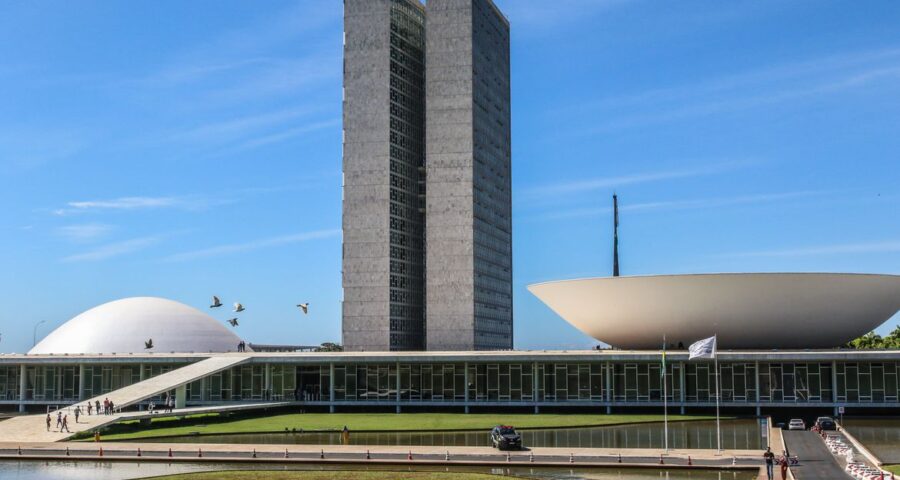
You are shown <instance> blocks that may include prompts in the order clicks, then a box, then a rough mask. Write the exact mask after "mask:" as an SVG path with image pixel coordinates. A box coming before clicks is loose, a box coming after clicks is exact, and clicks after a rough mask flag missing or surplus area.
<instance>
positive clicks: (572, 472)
mask: <svg viewBox="0 0 900 480" xmlns="http://www.w3.org/2000/svg"><path fill="white" fill-rule="evenodd" d="M249 468H250V467H247V466H246V465H241V464H191V463H172V464H165V463H137V462H135V463H120V462H30V461H12V462H0V478H2V479H4V480H82V479H84V480H87V479H90V480H125V479H134V478H145V477H150V476H158V475H173V474H176V473H188V472H199V471H216V470H244V469H249ZM265 469H266V470H307V471H308V470H327V471H346V472H347V474H346V476H343V475H341V476H337V478H348V479H352V478H354V475H353V471H359V470H380V471H398V470H403V471H408V470H416V471H440V472H480V473H493V474H497V475H511V476H516V477H520V478H531V479H536V480H579V479H585V480H613V479H615V480H658V479H669V480H752V479H753V478H755V475H754V473H752V472H716V471H699V470H698V471H683V470H674V471H668V470H628V469H560V468H488V467H450V468H448V467H432V466H421V467H419V466H417V467H415V469H413V468H409V467H406V468H405V467H402V466H352V465H267V466H266V467H265Z"/></svg>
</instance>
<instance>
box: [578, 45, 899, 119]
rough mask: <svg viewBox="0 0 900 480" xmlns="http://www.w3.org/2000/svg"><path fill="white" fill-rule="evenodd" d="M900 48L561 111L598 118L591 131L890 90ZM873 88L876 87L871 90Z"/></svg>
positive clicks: (893, 86)
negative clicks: (849, 92)
mask: <svg viewBox="0 0 900 480" xmlns="http://www.w3.org/2000/svg"><path fill="white" fill-rule="evenodd" d="M898 78H900V48H888V49H881V50H872V51H862V52H853V53H844V54H840V55H832V56H827V57H821V58H816V59H809V60H805V61H797V62H791V63H789V64H779V65H774V66H767V67H762V68H759V69H757V70H750V71H745V72H741V73H738V74H731V75H723V76H721V77H718V78H713V79H711V80H707V81H702V80H701V81H699V82H696V83H692V84H690V85H687V86H677V87H666V88H659V89H651V90H646V91H643V92H636V93H624V94H621V95H614V96H609V97H604V98H601V99H599V100H597V101H594V102H584V103H582V104H579V105H573V106H572V107H570V108H568V109H566V114H567V115H572V114H574V113H577V112H582V113H586V114H591V115H592V116H596V113H597V112H598V111H602V112H603V115H602V118H604V119H606V120H604V121H602V122H600V123H595V124H594V125H592V126H590V127H589V128H586V129H585V130H583V133H597V132H603V131H611V130H618V129H625V128H632V127H643V126H648V125H654V124H661V123H667V122H673V121H678V120H684V119H688V118H699V117H706V116H712V115H717V114H722V113H730V112H736V111H744V110H749V109H754V108H760V107H767V106H773V105H778V106H784V105H791V104H792V102H795V101H799V100H804V99H807V98H814V97H820V96H824V95H833V94H837V93H843V92H846V91H851V90H854V89H856V90H859V89H863V88H865V92H866V93H867V94H873V93H874V94H877V93H879V92H883V93H886V92H894V91H896V84H897V82H896V80H897V79H898ZM876 87H878V88H876Z"/></svg>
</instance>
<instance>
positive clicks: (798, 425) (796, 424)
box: [788, 418, 806, 430]
mask: <svg viewBox="0 0 900 480" xmlns="http://www.w3.org/2000/svg"><path fill="white" fill-rule="evenodd" d="M788 430H806V422H804V421H803V420H801V419H799V418H792V419H791V421H790V422H788Z"/></svg>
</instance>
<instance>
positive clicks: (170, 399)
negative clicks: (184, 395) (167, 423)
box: [150, 392, 175, 413]
mask: <svg viewBox="0 0 900 480" xmlns="http://www.w3.org/2000/svg"><path fill="white" fill-rule="evenodd" d="M162 407H163V413H172V410H173V409H175V397H174V396H171V395H169V393H168V392H166V398H165V399H163V405H162ZM154 412H156V404H155V403H153V402H150V413H154Z"/></svg>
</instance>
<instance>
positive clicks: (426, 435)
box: [147, 419, 762, 450]
mask: <svg viewBox="0 0 900 480" xmlns="http://www.w3.org/2000/svg"><path fill="white" fill-rule="evenodd" d="M520 433H522V437H523V441H524V443H525V445H526V446H530V447H584V448H662V447H663V425H662V424H661V423H647V424H641V425H622V426H608V427H592V428H557V429H546V430H522V431H521V432H520ZM147 441H155V442H167V443H168V442H176V443H239V444H302V445H339V444H340V443H341V438H340V434H339V433H337V432H334V433H331V432H329V433H268V434H240V435H202V436H184V437H171V438H166V439H155V440H150V439H148V440H147ZM350 443H352V444H354V445H413V446H419V445H421V446H468V447H474V446H488V445H490V440H489V438H488V432H486V431H472V432H388V433H376V432H356V433H352V434H351V438H350ZM761 445H762V439H761V438H760V430H759V427H758V426H757V423H756V421H755V420H753V419H745V420H729V421H723V422H722V448H725V449H742V450H757V449H761ZM669 447H670V448H679V449H681V448H705V449H710V448H716V423H715V422H679V423H670V424H669Z"/></svg>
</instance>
